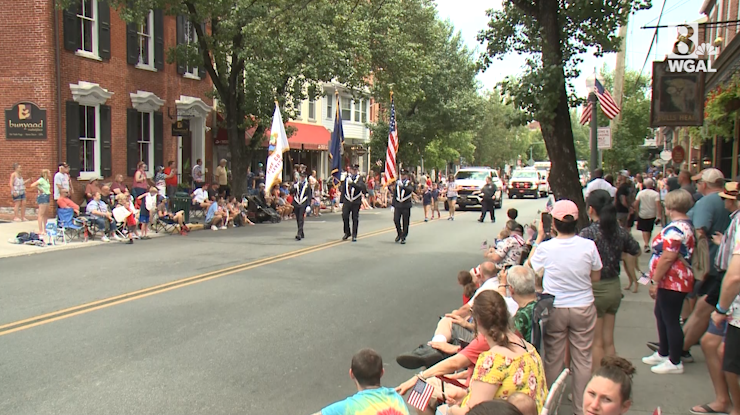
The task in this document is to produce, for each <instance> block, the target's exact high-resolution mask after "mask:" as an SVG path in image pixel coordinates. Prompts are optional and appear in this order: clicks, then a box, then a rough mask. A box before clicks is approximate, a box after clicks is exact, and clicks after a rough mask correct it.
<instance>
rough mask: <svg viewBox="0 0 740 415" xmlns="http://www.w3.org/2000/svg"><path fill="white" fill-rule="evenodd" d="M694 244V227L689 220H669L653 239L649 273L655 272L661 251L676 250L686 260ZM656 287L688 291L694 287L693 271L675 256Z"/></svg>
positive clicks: (689, 259)
mask: <svg viewBox="0 0 740 415" xmlns="http://www.w3.org/2000/svg"><path fill="white" fill-rule="evenodd" d="M695 246H696V239H695V238H694V227H693V226H692V224H691V222H690V221H688V220H677V221H674V222H671V223H670V224H668V226H666V227H665V228H663V230H662V231H661V232H660V234H658V236H656V237H655V239H653V256H652V257H651V258H650V275H651V276H652V275H653V274H655V269H656V268H657V267H658V260H659V259H660V256H661V255H663V252H666V251H668V252H676V253H677V254H678V255H679V256H682V257H684V258H685V259H686V261H691V255H692V254H693V253H694V247H695ZM658 288H663V289H665V290H671V291H678V292H682V293H690V292H691V291H692V290H693V289H694V273H693V272H692V270H691V268H690V267H687V266H686V263H685V262H684V261H682V260H681V259H680V258H676V260H675V261H673V263H672V264H671V267H670V268H669V269H668V272H666V274H665V276H664V277H663V279H661V280H660V282H659V283H658Z"/></svg>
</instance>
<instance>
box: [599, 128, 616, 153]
mask: <svg viewBox="0 0 740 415" xmlns="http://www.w3.org/2000/svg"><path fill="white" fill-rule="evenodd" d="M597 138H598V145H599V150H610V149H611V148H612V129H611V128H610V127H599V134H598V136H597Z"/></svg>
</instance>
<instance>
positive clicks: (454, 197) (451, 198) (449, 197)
mask: <svg viewBox="0 0 740 415" xmlns="http://www.w3.org/2000/svg"><path fill="white" fill-rule="evenodd" d="M447 200H452V201H453V202H457V196H447Z"/></svg>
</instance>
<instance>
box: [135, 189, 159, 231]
mask: <svg viewBox="0 0 740 415" xmlns="http://www.w3.org/2000/svg"><path fill="white" fill-rule="evenodd" d="M137 199H138V200H139V201H140V203H141V207H140V208H139V223H140V224H141V239H149V222H150V221H151V217H150V216H151V213H152V212H156V211H157V205H158V204H159V202H160V201H161V200H163V199H164V198H163V197H162V196H160V195H159V189H157V188H156V187H154V186H152V187H150V188H149V192H147V193H144V194H142V195H140V196H139V197H138V198H137Z"/></svg>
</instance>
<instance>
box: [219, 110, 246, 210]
mask: <svg viewBox="0 0 740 415" xmlns="http://www.w3.org/2000/svg"><path fill="white" fill-rule="evenodd" d="M224 107H225V110H226V131H227V132H228V137H229V151H230V152H231V160H230V162H231V194H232V195H233V196H236V197H237V198H238V199H241V196H242V195H243V194H246V193H247V167H248V166H249V164H248V163H249V160H250V158H249V156H248V154H247V153H248V151H247V143H246V136H245V131H244V128H243V127H241V125H240V124H241V123H240V122H239V120H244V114H239V108H238V105H236V100H234V99H231V100H229V101H228V102H226V103H225V105H224Z"/></svg>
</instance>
